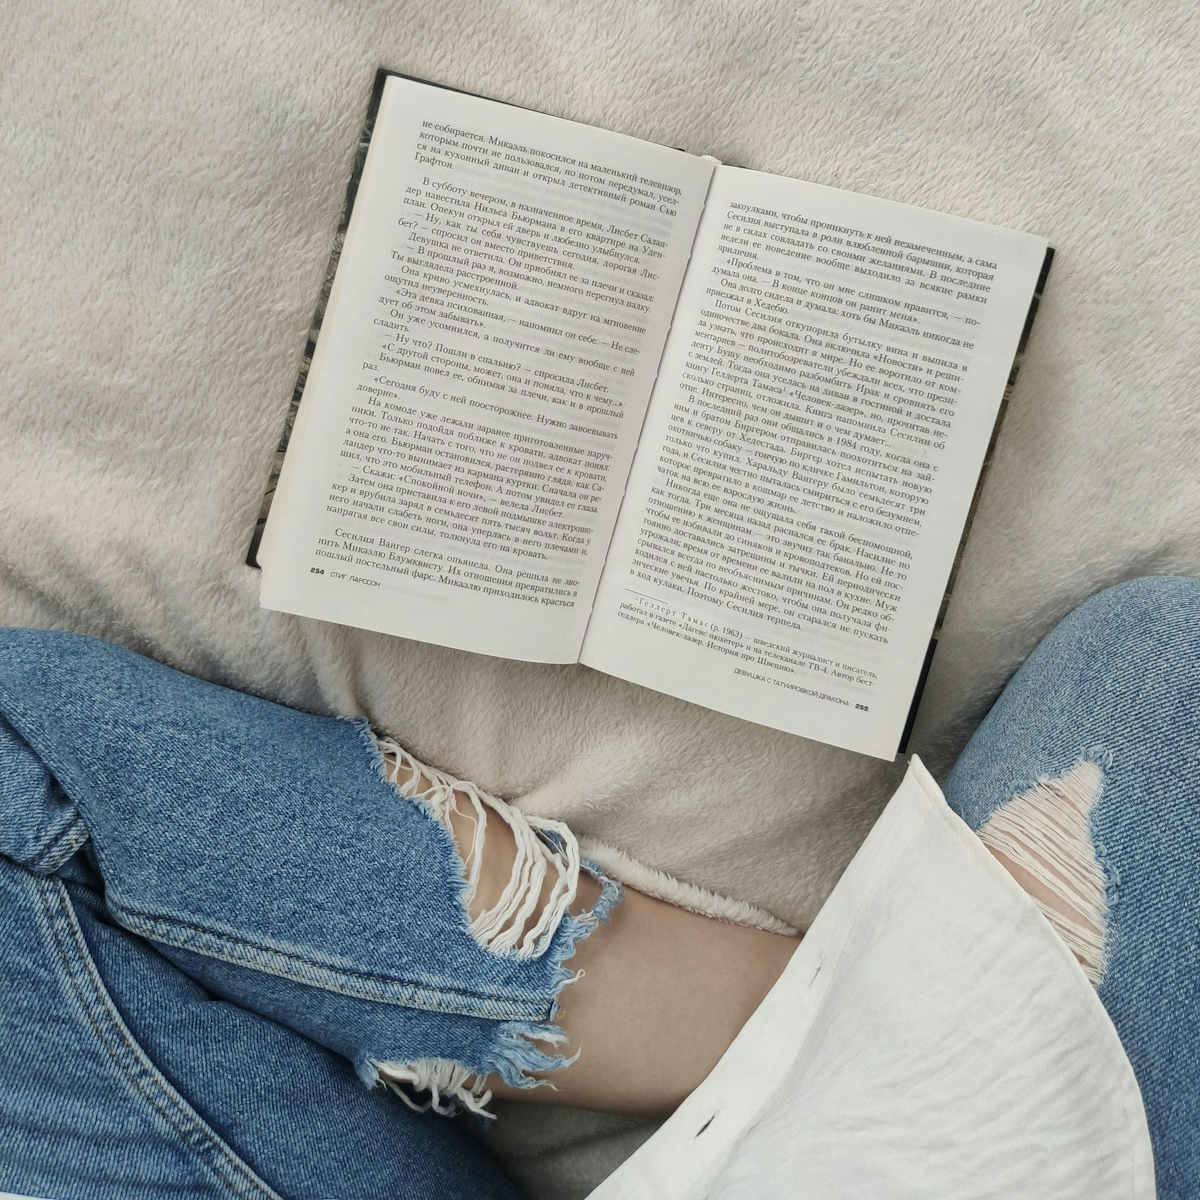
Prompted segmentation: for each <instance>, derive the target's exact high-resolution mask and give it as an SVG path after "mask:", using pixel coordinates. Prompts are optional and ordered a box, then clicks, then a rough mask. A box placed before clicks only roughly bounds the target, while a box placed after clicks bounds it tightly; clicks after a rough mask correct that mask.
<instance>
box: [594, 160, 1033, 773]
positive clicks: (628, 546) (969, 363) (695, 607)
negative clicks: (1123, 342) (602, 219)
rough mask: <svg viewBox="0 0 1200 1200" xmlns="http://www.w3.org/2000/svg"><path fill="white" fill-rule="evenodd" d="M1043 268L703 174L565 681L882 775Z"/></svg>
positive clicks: (956, 234)
mask: <svg viewBox="0 0 1200 1200" xmlns="http://www.w3.org/2000/svg"><path fill="white" fill-rule="evenodd" d="M1046 249H1047V243H1046V240H1045V239H1044V238H1040V237H1034V236H1032V235H1030V234H1025V233H1017V232H1014V231H1011V230H1005V229H998V228H995V227H993V226H990V225H983V224H980V223H979V222H976V221H970V220H966V219H963V218H959V217H949V216H943V215H940V214H938V213H934V212H930V211H927V210H925V209H919V208H913V207H910V206H908V205H904V204H896V203H894V202H892V201H887V200H876V199H873V198H871V197H869V196H862V195H858V194H856V193H853V192H843V191H839V190H837V189H835V188H828V187H822V186H820V185H818V184H808V183H802V182H799V181H796V180H790V179H784V178H781V177H780V176H776V175H766V174H762V173H760V172H756V171H746V170H741V169H739V168H735V167H721V168H718V169H717V171H716V173H715V175H714V177H713V182H712V186H711V189H710V191H709V195H708V202H707V205H706V207H705V212H704V216H703V218H702V220H701V223H700V229H699V232H698V234H697V238H696V244H695V247H694V249H693V252H692V259H691V263H690V265H689V268H688V273H687V276H686V279H685V281H684V286H683V291H682V293H681V295H680V299H679V303H678V306H677V308H676V311H675V319H674V323H673V325H672V329H671V333H670V337H669V338H668V341H667V347H666V352H665V354H664V357H663V360H662V365H661V368H660V371H659V375H658V380H657V382H656V384H655V388H654V393H653V396H652V398H651V401H650V407H649V410H648V412H647V416H646V423H645V427H644V429H643V431H642V437H641V441H640V442H639V445H638V450H637V455H636V457H635V459H634V464H633V469H632V473H631V476H630V480H629V486H628V488H627V491H626V495H625V500H624V503H623V505H622V508H621V514H620V517H619V519H618V522H617V527H616V533H615V535H614V538H613V542H612V545H611V547H610V550H609V554H608V559H607V561H606V563H605V567H604V573H603V576H602V578H601V585H600V591H599V593H598V595H597V598H596V604H595V607H594V609H593V612H592V618H591V622H590V624H589V626H588V631H587V636H586V638H585V641H584V648H583V654H582V655H581V661H583V662H585V663H587V664H588V665H589V666H592V667H595V668H597V669H599V670H602V671H606V672H608V673H609V674H612V675H617V676H620V677H621V678H623V679H629V680H631V681H633V682H636V683H640V684H644V685H645V686H647V687H651V688H654V689H656V690H658V691H661V692H666V693H669V694H670V695H673V696H679V697H681V698H682V699H685V700H691V701H694V702H696V703H698V704H703V705H705V706H707V707H708V708H714V709H717V710H718V711H720V712H725V713H729V714H731V715H733V716H737V717H743V718H745V719H746V720H750V721H756V722H758V723H760V724H763V725H769V726H772V727H774V728H776V729H782V730H786V731H788V732H790V733H796V734H801V735H803V736H805V737H811V738H815V739H817V740H819V741H823V742H828V743H830V744H832V745H835V746H842V747H845V748H847V749H850V750H857V751H861V752H863V753H866V754H872V755H875V756H876V757H880V758H887V759H891V758H894V757H895V754H896V751H897V748H898V745H899V742H900V738H901V734H902V732H903V729H904V725H905V720H906V718H907V716H908V712H909V708H910V706H911V703H912V699H913V694H914V691H915V688H916V686H917V682H918V678H919V676H920V672H921V667H922V663H923V661H924V657H925V653H926V649H927V647H928V645H929V639H930V635H931V633H932V630H933V626H934V622H935V620H936V618H937V613H938V608H939V605H940V603H941V600H942V596H943V593H944V591H945V588H946V582H947V579H948V577H949V574H950V570H951V568H952V566H953V562H954V556H955V551H956V549H957V547H958V543H959V539H960V537H961V535H962V530H963V525H964V522H965V521H966V518H967V514H968V511H969V509H970V504H971V498H972V495H973V492H974V489H975V485H976V481H977V479H978V477H979V472H980V469H981V466H982V464H983V459H984V455H985V453H986V451H987V446H988V442H989V439H990V436H991V433H992V428H993V426H994V423H995V421H996V417H997V413H998V411H999V408H1000V404H1001V401H1002V399H1003V394H1004V388H1005V385H1006V383H1007V382H1008V377H1009V373H1010V370H1011V368H1012V364H1013V359H1014V356H1015V354H1016V351H1017V346H1018V343H1019V341H1020V338H1021V333H1022V329H1023V327H1024V324H1025V321H1026V317H1027V315H1028V313H1029V307H1030V301H1031V299H1032V297H1033V294H1034V289H1035V287H1036V285H1037V281H1038V276H1039V272H1040V271H1041V269H1042V264H1043V260H1044V258H1045V254H1046Z"/></svg>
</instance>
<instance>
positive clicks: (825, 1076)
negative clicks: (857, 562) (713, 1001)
mask: <svg viewBox="0 0 1200 1200" xmlns="http://www.w3.org/2000/svg"><path fill="white" fill-rule="evenodd" d="M1154 1194H1155V1193H1154V1165H1153V1158H1152V1154H1151V1146H1150V1135H1149V1130H1148V1128H1147V1125H1146V1116H1145V1112H1144V1109H1143V1106H1142V1101H1141V1095H1140V1092H1139V1090H1138V1086H1137V1082H1136V1080H1135V1078H1134V1075H1133V1070H1132V1068H1131V1067H1130V1065H1129V1060H1128V1059H1127V1058H1126V1056H1125V1053H1124V1051H1123V1050H1122V1048H1121V1043H1120V1041H1119V1040H1118V1037H1117V1033H1116V1030H1115V1029H1114V1027H1113V1025H1112V1022H1111V1021H1110V1020H1109V1018H1108V1014H1107V1013H1106V1012H1105V1010H1104V1007H1103V1005H1102V1004H1101V1003H1100V1001H1099V999H1098V998H1097V996H1096V993H1095V990H1094V989H1093V988H1092V986H1091V984H1090V983H1089V982H1088V980H1087V978H1086V976H1085V975H1084V973H1083V970H1082V969H1081V968H1080V966H1079V964H1078V963H1077V962H1076V961H1075V959H1074V958H1073V956H1072V955H1071V953H1070V951H1068V950H1067V948H1066V947H1065V946H1064V944H1063V943H1062V941H1061V940H1060V939H1059V937H1058V935H1057V934H1055V932H1054V930H1053V929H1052V928H1051V927H1050V925H1049V924H1048V923H1047V921H1046V920H1045V918H1044V917H1043V916H1042V914H1041V913H1040V912H1039V911H1038V909H1037V907H1036V905H1035V904H1034V903H1033V901H1032V900H1031V899H1030V898H1029V897H1028V896H1027V895H1026V894H1025V892H1024V891H1022V890H1021V888H1020V887H1019V886H1018V885H1017V883H1016V882H1015V881H1014V880H1013V879H1012V877H1011V876H1010V875H1009V874H1008V873H1007V872H1006V871H1005V870H1004V869H1003V868H1002V867H1001V866H1000V865H999V864H998V863H997V862H996V861H995V859H994V858H993V857H992V856H991V854H990V853H989V852H988V851H987V850H986V849H985V848H984V846H983V845H982V843H981V842H980V841H979V839H978V838H977V837H976V836H975V835H974V834H973V833H972V832H971V830H970V829H969V828H968V827H967V826H966V825H965V824H964V823H963V822H962V821H961V820H960V819H959V818H958V817H957V816H956V815H955V814H954V813H953V812H952V811H951V810H950V808H949V807H948V806H947V804H946V801H945V798H944V797H943V796H942V793H941V789H940V788H939V787H938V786H937V784H936V783H935V782H934V780H933V777H932V776H931V775H930V774H929V772H928V771H927V770H926V769H925V767H924V766H923V764H922V763H921V762H920V761H919V760H918V759H917V758H915V757H914V758H913V759H912V761H911V763H910V766H909V770H908V774H907V775H906V776H905V779H904V781H903V783H902V784H901V785H900V788H899V789H898V790H897V792H896V794H895V795H894V796H893V797H892V799H891V801H890V802H889V803H888V806H887V808H886V809H885V810H884V813H883V815H882V816H881V817H880V819H879V821H878V823H877V824H876V825H875V827H874V828H873V829H872V830H871V833H870V835H869V836H868V837H867V840H866V841H865V842H864V843H863V846H862V847H861V849H860V850H859V852H858V854H857V855H856V856H855V858H854V859H853V861H852V862H851V863H850V866H849V867H848V868H847V869H846V872H845V874H844V875H843V876H842V878H841V880H840V881H839V882H838V885H837V887H836V888H835V889H834V891H833V893H832V895H831V896H830V898H829V900H828V901H827V902H826V904H825V906H824V907H823V908H822V909H821V911H820V913H819V914H818V916H817V919H816V920H815V921H814V922H813V925H812V928H811V929H810V930H809V932H808V933H807V934H806V935H805V937H804V939H803V940H802V941H801V943H800V946H799V948H798V949H797V950H796V952H795V954H794V955H793V956H792V958H791V961H790V962H789V963H788V966H787V968H786V969H785V970H784V972H783V974H782V976H781V977H780V978H779V980H778V982H777V983H776V984H775V986H774V987H773V988H772V989H771V991H770V993H769V994H768V995H767V997H766V998H765V999H764V1000H763V1002H762V1004H761V1005H760V1006H759V1008H758V1009H757V1011H756V1012H755V1013H754V1015H753V1016H752V1017H751V1018H750V1020H749V1021H748V1022H747V1023H746V1025H745V1027H744V1028H743V1029H742V1031H741V1033H739V1034H738V1036H737V1038H736V1039H735V1040H734V1042H733V1044H732V1045H731V1046H730V1047H729V1049H728V1051H727V1052H726V1053H725V1055H724V1056H723V1057H722V1058H721V1060H720V1062H718V1063H717V1065H716V1067H714V1068H713V1070H712V1072H711V1073H710V1074H709V1076H708V1078H707V1079H705V1081H704V1082H703V1083H702V1084H701V1085H700V1086H699V1087H698V1088H697V1089H696V1090H695V1091H694V1092H693V1093H692V1094H691V1095H690V1096H689V1097H688V1098H687V1099H686V1100H685V1101H684V1102H683V1104H681V1105H680V1107H679V1108H678V1109H677V1110H676V1112H675V1113H674V1114H673V1115H672V1116H671V1117H670V1118H669V1119H668V1120H667V1121H666V1122H665V1123H664V1124H663V1126H662V1127H661V1128H660V1129H659V1130H658V1131H657V1132H656V1133H655V1134H654V1135H653V1136H652V1137H651V1138H650V1139H649V1140H648V1141H647V1142H646V1143H644V1144H643V1145H642V1146H641V1148H640V1149H638V1150H637V1151H636V1152H635V1153H634V1154H633V1155H632V1157H630V1158H629V1159H628V1160H627V1161H626V1162H625V1163H624V1164H622V1166H621V1167H619V1168H618V1169H617V1171H616V1172H614V1174H612V1175H611V1176H609V1178H608V1179H606V1180H605V1181H604V1182H603V1183H602V1184H601V1185H600V1186H599V1187H598V1188H596V1189H595V1190H594V1191H593V1192H592V1194H591V1200H699V1198H700V1197H705V1198H707V1200H774V1198H776V1197H780V1198H782V1197H789V1198H790V1197H802V1198H803V1200H824V1198H826V1197H828V1198H831V1200H832V1198H834V1197H836V1198H837V1200H893V1198H895V1200H899V1198H901V1197H903V1198H905V1200H907V1198H912V1200H960V1198H961V1200H966V1198H968V1197H970V1198H982V1197H1001V1198H1003V1200H1019V1198H1024V1197H1028V1198H1029V1200H1066V1198H1067V1197H1071V1198H1078V1200H1154Z"/></svg>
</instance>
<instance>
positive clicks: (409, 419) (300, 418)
mask: <svg viewBox="0 0 1200 1200" xmlns="http://www.w3.org/2000/svg"><path fill="white" fill-rule="evenodd" d="M711 175H712V166H711V165H710V164H709V163H707V162H705V161H704V160H702V159H698V158H695V157H693V156H691V155H687V154H684V153H682V152H681V151H678V150H672V149H668V148H665V147H662V146H655V145H652V144H650V143H648V142H642V141H638V140H637V139H635V138H630V137H625V136H623V135H621V134H614V133H607V132H605V131H604V130H600V129H594V128H591V127H589V126H585V125H578V124H575V123H574V122H570V121H564V120H560V119H558V118H556V117H548V116H544V115H542V114H540V113H534V112H529V111H527V110H525V109H520V108H515V107H511V106H509V105H505V104H500V103H497V102H495V101H490V100H484V99H480V98H478V97H474V96H467V95H463V94H461V93H458V92H454V91H450V90H448V89H444V88H438V87H434V86H432V85H429V84H422V83H417V82H415V81H412V80H406V79H401V78H395V77H390V78H388V79H387V81H386V83H385V85H384V90H383V94H382V97H381V101H380V106H379V111H378V115H377V118H376V122H375V128H374V132H373V134H372V138H371V144H370V148H369V151H368V154H367V159H366V163H365V165H364V169H363V175H362V181H361V183H360V186H359V189H358V194H357V198H356V200H355V204H354V210H353V214H352V217H351V221H350V226H349V229H348V232H347V235H346V240H345V245H344V248H343V250H342V255H341V259H340V262H339V264H338V269H337V275H336V277H335V279H334V284H333V289H332V292H331V294H330V299H329V304H328V306H327V308H326V312H325V317H324V321H323V324H322V327H321V334H320V338H319V340H318V343H317V349H316V353H315V355H314V358H313V363H312V367H311V369H310V372H309V376H308V381H307V384H306V386H305V392H304V397H303V400H302V402H301V405H300V410H299V413H298V415H297V420H296V426H295V429H294V431H293V434H292V439H291V443H290V446H289V449H288V453H287V457H286V459H285V461H284V466H283V472H282V475H281V477H280V482H279V487H278V490H277V492H276V495H275V500H274V503H273V505H272V508H271V514H270V517H269V519H268V522H267V529H266V533H265V535H264V539H263V544H262V547H261V549H260V551H259V558H260V561H261V562H262V564H263V568H264V570H263V583H262V592H261V600H262V603H263V605H265V606H266V607H267V608H275V609H280V610H282V611H284V612H290V613H298V614H300V615H303V616H309V617H319V618H322V619H324V620H327V621H336V622H340V623H342V624H347V625H356V626H360V627H362V628H367V629H375V630H380V631H382V632H385V633H393V634H399V635H401V636H404V637H411V638H418V639H421V640H423V641H428V642H436V643H439V644H442V645H446V646H454V647H457V648H459V649H463V650H474V651H479V652H482V653H485V654H495V655H503V656H505V657H509V658H520V659H530V660H536V661H548V662H574V661H575V660H576V658H577V656H578V653H579V649H580V645H581V643H582V640H583V632H584V629H585V627H586V624H587V619H588V614H589V612H590V610H591V606H592V601H593V599H594V596H595V589H596V583H597V579H598V577H599V572H600V569H601V566H602V565H603V560H604V555H605V553H606V552H607V549H608V544H609V540H610V537H611V534H612V528H613V524H614V522H615V520H616V515H617V511H618V509H619V507H620V501H621V496H622V493H623V491H624V487H625V482H626V479H627V476H628V471H629V464H630V462H631V460H632V457H633V451H634V449H635V447H636V443H637V437H638V432H639V429H640V427H641V424H642V419H643V416H644V413H645V406H646V402H647V399H648V397H649V394H650V390H651V387H652V386H653V382H654V376H655V373H656V371H657V369H658V364H659V360H660V358H661V353H662V347H663V343H664V341H665V338H666V333H667V330H668V328H669V326H670V320H671V313H672V310H673V309H674V306H675V301H676V299H677V297H678V293H679V287H680V284H681V281H682V279H683V273H684V269H685V267H686V265H687V259H688V255H689V254H690V252H691V246H692V241H693V238H694V236H695V231H696V226H697V224H698V222H699V219H700V213H701V210H702V208H703V204H704V196H705V192H706V190H707V188H708V184H709V180H710V178H711Z"/></svg>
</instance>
